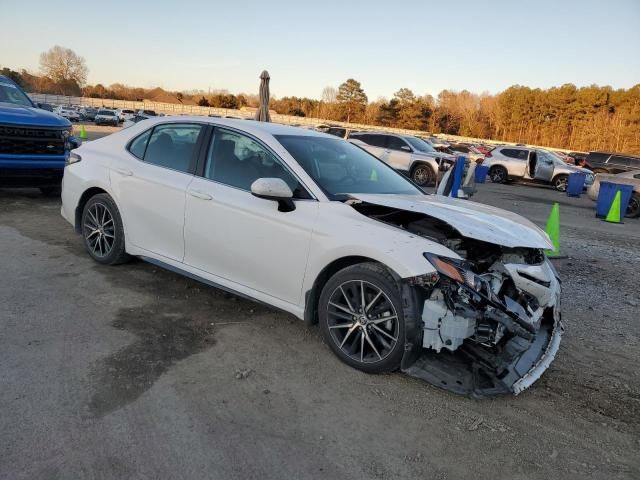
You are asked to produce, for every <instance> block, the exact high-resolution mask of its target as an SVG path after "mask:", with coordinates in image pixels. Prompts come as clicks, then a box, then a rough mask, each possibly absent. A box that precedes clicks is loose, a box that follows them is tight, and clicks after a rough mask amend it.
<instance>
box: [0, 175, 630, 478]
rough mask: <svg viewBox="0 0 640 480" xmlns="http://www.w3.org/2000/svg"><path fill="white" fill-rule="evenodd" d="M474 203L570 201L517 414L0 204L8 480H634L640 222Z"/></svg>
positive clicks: (42, 215)
mask: <svg viewBox="0 0 640 480" xmlns="http://www.w3.org/2000/svg"><path fill="white" fill-rule="evenodd" d="M476 199H477V200H478V201H481V202H484V203H489V204H492V205H497V206H501V207H503V208H507V209H510V210H514V211H516V212H519V213H522V214H524V215H525V216H527V217H529V218H530V219H532V220H533V221H535V222H536V223H538V224H541V225H543V224H544V222H545V220H546V216H547V215H548V213H549V210H550V202H551V201H553V200H559V201H560V202H561V221H562V226H563V230H562V235H563V236H562V240H563V244H562V249H563V250H564V252H565V253H567V254H568V255H569V258H567V259H565V260H559V261H557V263H556V264H557V266H558V269H559V271H560V273H561V275H562V277H563V281H564V294H563V305H564V307H563V309H564V319H565V321H566V326H567V331H566V335H565V338H564V342H563V344H562V346H561V349H560V352H559V355H558V358H557V359H556V361H555V363H554V364H553V365H552V367H551V369H550V370H549V371H548V372H547V373H546V374H545V375H544V376H543V378H542V379H541V380H540V381H539V382H538V383H537V384H535V385H534V386H533V388H532V389H530V390H529V391H527V392H525V393H523V394H522V395H521V396H519V397H501V398H496V399H493V400H484V401H476V400H470V399H467V398H462V397H457V396H454V395H452V394H449V393H446V392H443V391H440V390H438V389H436V388H433V387H431V386H429V385H426V384H424V383H422V382H420V381H417V380H414V379H411V378H408V377H405V376H403V375H401V374H391V375H384V376H372V375H366V374H363V373H360V372H358V371H356V370H353V369H350V368H348V367H347V366H345V365H344V364H342V363H340V362H339V361H338V360H337V359H336V358H335V357H334V356H333V355H332V354H331V352H330V351H329V349H328V348H327V347H326V346H325V345H324V344H323V342H322V340H321V338H320V335H319V333H318V331H317V328H315V327H314V328H312V329H307V328H306V327H305V325H304V324H303V322H300V321H298V320H296V319H294V318H293V317H291V316H288V315H286V314H282V313H279V312H276V311H273V310H270V309H268V308H266V307H263V306H259V305H256V304H253V303H250V302H248V301H245V300H241V299H237V298H235V297H232V296H230V295H228V294H224V293H222V292H220V291H218V290H215V289H213V288H210V287H207V286H204V285H201V284H198V283H196V282H195V281H192V280H189V279H185V278H182V277H179V276H178V275H175V274H173V273H169V272H166V271H162V270H159V269H158V268H157V267H154V266H152V265H150V264H146V263H143V262H140V261H137V262H133V263H130V264H127V265H122V266H118V267H103V266H99V265H97V264H95V263H94V262H92V261H91V260H90V259H89V257H88V256H87V255H85V254H84V252H83V249H82V246H81V241H80V239H79V238H78V237H76V236H75V235H74V233H73V231H72V229H71V227H70V226H69V225H68V224H66V222H65V221H64V220H63V219H62V218H61V217H60V214H59V202H58V201H57V200H50V199H45V198H42V197H41V196H39V195H38V194H37V192H35V191H33V192H32V191H27V190H23V191H13V192H12V191H8V190H4V191H1V190H0V252H2V260H1V261H0V305H1V309H0V378H1V379H2V383H1V385H2V388H0V412H1V415H0V478H1V479H29V480H35V479H51V480H53V479H65V480H66V479H76V478H81V479H91V478H96V479H98V478H99V479H118V480H122V479H128V478H136V479H165V478H167V479H169V478H183V479H204V478H220V479H232V478H237V479H243V480H244V479H252V478H256V479H267V478H273V479H283V478H332V479H338V478H349V479H376V478H383V479H392V478H429V479H453V478H468V477H473V478H474V479H496V478H499V479H518V478H527V479H528V478H540V479H549V478H562V479H583V478H603V479H612V478H640V456H639V455H638V452H639V451H640V369H639V368H638V362H639V361H640V342H639V339H640V338H639V337H640V315H639V312H640V307H639V306H638V305H639V303H640V298H639V296H640V288H639V280H640V275H638V271H639V270H640V247H639V242H640V220H638V219H636V220H628V221H627V222H626V223H625V224H624V225H610V224H605V223H604V222H601V221H600V220H596V219H595V218H593V204H592V203H591V202H590V201H589V200H587V199H568V198H567V197H566V196H563V195H560V194H558V193H556V192H553V191H551V190H546V189H541V188H532V187H527V186H509V185H505V186H503V185H485V186H483V188H482V191H481V192H480V193H479V194H478V195H477V196H476Z"/></svg>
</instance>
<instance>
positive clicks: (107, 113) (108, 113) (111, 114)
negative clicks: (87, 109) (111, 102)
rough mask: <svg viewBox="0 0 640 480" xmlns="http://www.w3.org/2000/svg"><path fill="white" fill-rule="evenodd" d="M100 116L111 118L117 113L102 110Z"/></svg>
mask: <svg viewBox="0 0 640 480" xmlns="http://www.w3.org/2000/svg"><path fill="white" fill-rule="evenodd" d="M98 115H106V116H108V117H109V116H111V117H112V116H113V115H115V112H112V111H111V110H100V111H99V112H98Z"/></svg>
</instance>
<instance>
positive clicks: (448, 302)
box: [62, 117, 562, 396]
mask: <svg viewBox="0 0 640 480" xmlns="http://www.w3.org/2000/svg"><path fill="white" fill-rule="evenodd" d="M62 200H63V206H62V215H63V216H64V218H66V219H67V220H68V221H69V222H70V223H71V224H72V225H73V226H74V227H75V229H76V231H77V232H78V233H79V234H81V235H82V238H83V241H84V245H85V247H86V249H87V251H88V253H89V255H91V256H92V257H93V258H94V259H95V260H96V261H98V262H100V263H103V264H117V263H122V262H124V261H126V260H127V259H128V258H129V257H130V256H131V255H133V256H137V257H140V258H143V259H145V260H147V261H150V262H152V263H155V264H157V265H161V266H163V267H165V268H168V269H171V270H173V271H176V272H179V273H182V274H184V275H187V276H189V277H192V278H196V279H198V280H200V281H202V282H205V283H207V284H210V285H214V286H216V287H219V288H223V289H225V290H228V291H232V292H234V293H236V294H238V295H242V296H245V297H249V298H251V299H254V300H257V301H260V302H263V303H266V304H268V305H271V306H274V307H276V308H279V309H282V310H285V311H287V312H290V313H292V314H293V315H296V316H297V317H299V318H301V319H304V320H305V321H307V322H309V323H316V322H319V323H320V328H321V330H322V333H323V335H324V337H325V339H326V341H327V343H328V344H329V346H330V347H331V349H332V350H333V351H334V353H335V354H336V355H337V356H338V357H339V358H340V359H341V360H342V361H344V362H345V363H347V364H349V365H351V366H353V367H355V368H358V369H360V370H363V371H366V372H371V373H378V372H387V371H394V370H402V371H403V372H405V373H407V374H409V375H412V376H416V377H419V378H421V379H424V380H426V381H428V382H430V383H432V384H434V385H436V386H438V387H441V388H445V389H447V390H451V391H453V392H457V393H462V394H467V395H473V396H490V395H495V394H499V393H508V392H513V393H519V392H521V391H522V390H524V389H526V388H527V387H528V386H530V385H531V384H532V383H533V382H534V381H535V380H536V379H538V378H539V377H540V375H541V374H542V372H543V371H544V370H545V369H546V368H547V367H548V366H549V364H550V362H551V361H552V360H553V358H554V356H555V354H556V352H557V350H558V346H559V342H560V336H561V333H562V324H561V321H560V283H559V279H558V276H557V274H556V272H555V270H554V268H553V266H552V265H551V263H550V262H549V260H548V259H547V258H546V257H545V255H544V249H547V248H551V247H552V246H551V244H550V243H549V239H548V237H547V236H546V234H545V233H544V232H542V231H541V230H540V229H539V228H538V227H536V226H535V225H533V224H532V223H530V222H529V221H527V220H525V219H524V218H522V217H519V216H517V215H515V214H512V213H510V212H507V211H504V210H500V209H496V208H492V207H488V206H485V205H480V204H475V203H472V202H468V201H463V200H456V199H450V198H445V197H440V196H435V195H426V194H425V193H423V192H422V191H421V190H420V189H419V188H417V187H416V186H415V185H414V184H413V183H411V181H410V180H408V179H406V178H405V177H403V176H402V175H400V174H398V173H397V172H395V171H394V170H393V169H392V168H391V167H389V166H387V165H386V164H385V163H383V162H381V161H380V160H378V159H377V158H375V157H374V156H373V155H371V154H369V153H367V152H366V151H364V150H362V149H360V148H358V147H356V146H354V145H352V144H350V143H348V142H346V141H344V140H342V139H338V138H336V137H333V136H330V135H326V134H322V133H319V132H315V131H312V130H304V129H299V128H293V127H286V126H282V125H274V124H270V123H259V122H252V121H237V120H232V119H222V118H203V117H192V118H188V117H180V118H179V119H176V118H168V117H164V118H154V119H149V120H146V121H145V122H141V123H139V124H136V125H134V126H132V127H130V128H128V129H126V130H122V131H120V132H118V133H114V134H112V135H110V136H108V137H104V138H102V139H99V140H96V141H93V142H89V143H86V144H84V145H82V146H81V147H80V148H78V149H76V150H74V151H73V152H72V153H71V156H70V158H69V161H68V165H67V167H66V168H65V174H64V181H63V191H62Z"/></svg>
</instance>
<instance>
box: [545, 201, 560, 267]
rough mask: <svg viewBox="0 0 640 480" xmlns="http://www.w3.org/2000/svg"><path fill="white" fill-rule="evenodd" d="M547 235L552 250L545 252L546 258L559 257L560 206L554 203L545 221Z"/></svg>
mask: <svg viewBox="0 0 640 480" xmlns="http://www.w3.org/2000/svg"><path fill="white" fill-rule="evenodd" d="M545 231H546V232H547V235H549V238H550V239H551V243H553V250H546V251H545V253H546V254H547V257H560V204H559V203H557V202H556V203H554V204H553V208H552V209H551V214H550V215H549V220H547V228H546V229H545Z"/></svg>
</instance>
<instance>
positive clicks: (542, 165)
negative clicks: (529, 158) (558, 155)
mask: <svg viewBox="0 0 640 480" xmlns="http://www.w3.org/2000/svg"><path fill="white" fill-rule="evenodd" d="M534 151H535V150H534ZM531 153H532V154H533V152H531ZM537 156H538V161H537V162H536V167H535V179H536V180H539V181H541V182H549V181H551V179H552V178H553V170H554V166H555V165H554V159H553V156H552V155H551V154H550V153H547V152H545V151H542V150H538V152H537Z"/></svg>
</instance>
